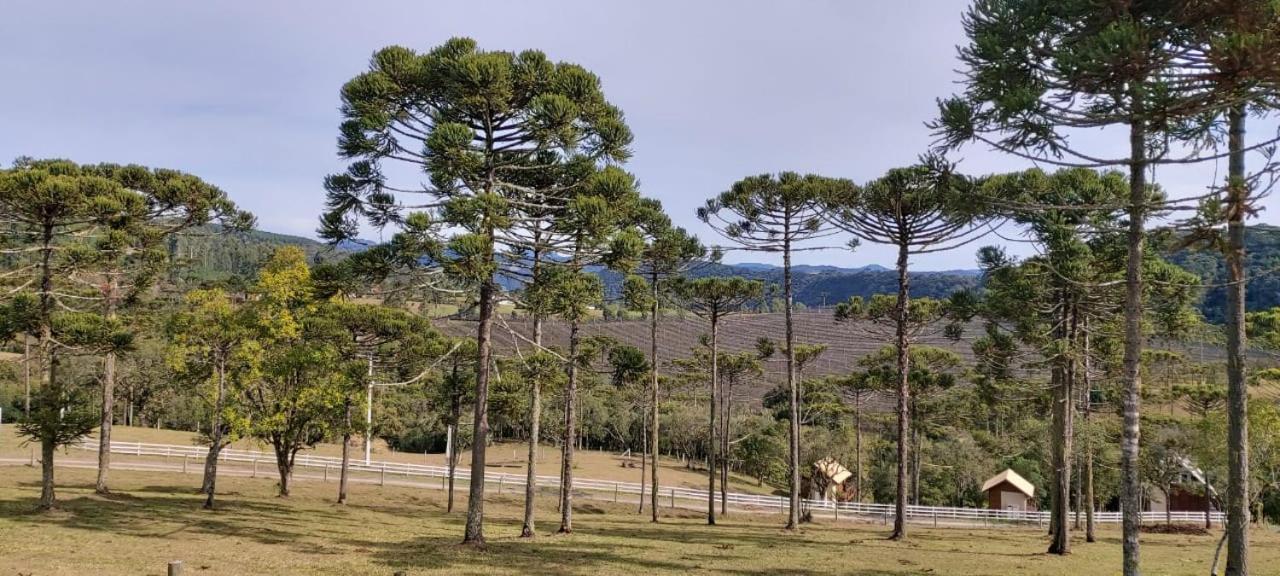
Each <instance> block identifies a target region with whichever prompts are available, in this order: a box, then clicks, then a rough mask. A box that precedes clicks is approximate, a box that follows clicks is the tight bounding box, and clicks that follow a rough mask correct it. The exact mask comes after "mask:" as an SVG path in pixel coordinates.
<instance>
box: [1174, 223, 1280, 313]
mask: <svg viewBox="0 0 1280 576" xmlns="http://www.w3.org/2000/svg"><path fill="white" fill-rule="evenodd" d="M1244 242H1245V251H1246V261H1245V274H1246V275H1247V276H1248V278H1249V284H1248V291H1247V292H1246V294H1245V308H1246V309H1248V310H1249V311H1250V312H1253V311H1257V310H1266V309H1268V308H1274V307H1276V306H1280V276H1277V272H1278V271H1280V227H1276V226H1272V225H1270V224H1256V225H1253V226H1250V227H1248V228H1247V229H1246V230H1245V236H1244ZM1167 258H1168V259H1169V261H1171V262H1173V263H1174V264H1177V265H1178V266H1181V267H1182V268H1185V269H1186V270H1188V271H1190V272H1191V273H1193V274H1195V275H1197V276H1199V277H1200V280H1201V281H1202V282H1203V283H1204V284H1205V285H1206V289H1205V292H1204V300H1203V301H1202V302H1201V304H1200V310H1201V312H1203V313H1204V316H1205V318H1206V319H1208V320H1209V321H1210V322H1213V323H1221V322H1222V321H1223V318H1224V317H1225V316H1226V307H1227V305H1226V288H1225V286H1224V285H1225V284H1226V282H1227V268H1226V262H1225V261H1224V259H1223V258H1222V254H1221V253H1218V252H1214V251H1206V250H1180V251H1178V252H1175V253H1173V254H1171V255H1169V256H1168V257H1167Z"/></svg>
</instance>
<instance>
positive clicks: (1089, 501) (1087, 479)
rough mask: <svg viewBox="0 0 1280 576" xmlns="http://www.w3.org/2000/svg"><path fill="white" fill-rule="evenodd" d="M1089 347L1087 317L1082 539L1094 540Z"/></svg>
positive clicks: (1091, 386) (1085, 322)
mask: <svg viewBox="0 0 1280 576" xmlns="http://www.w3.org/2000/svg"><path fill="white" fill-rule="evenodd" d="M1090 355H1091V352H1090V349H1089V317H1088V316H1085V318H1084V378H1083V380H1082V381H1083V382H1084V422H1085V424H1084V426H1085V436H1084V499H1085V503H1084V541H1085V542H1094V541H1096V539H1097V537H1096V536H1095V535H1094V521H1093V511H1094V509H1095V508H1096V502H1097V500H1096V497H1095V496H1094V494H1093V429H1092V428H1090V427H1089V416H1090V414H1092V413H1093V379H1092V376H1091V375H1090V373H1089V371H1090V369H1091V368H1092V364H1093V363H1092V360H1091V356H1090Z"/></svg>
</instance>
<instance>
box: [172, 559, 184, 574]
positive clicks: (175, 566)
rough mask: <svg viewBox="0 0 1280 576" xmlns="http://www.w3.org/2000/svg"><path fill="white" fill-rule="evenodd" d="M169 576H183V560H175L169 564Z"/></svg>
mask: <svg viewBox="0 0 1280 576" xmlns="http://www.w3.org/2000/svg"><path fill="white" fill-rule="evenodd" d="M169 576H182V561H181V560H174V561H173V562H170V563H169Z"/></svg>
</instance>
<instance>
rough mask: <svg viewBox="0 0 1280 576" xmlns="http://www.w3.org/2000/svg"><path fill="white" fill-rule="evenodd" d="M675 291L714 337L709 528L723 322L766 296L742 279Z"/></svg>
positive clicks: (684, 283) (680, 284)
mask: <svg viewBox="0 0 1280 576" xmlns="http://www.w3.org/2000/svg"><path fill="white" fill-rule="evenodd" d="M673 291H674V293H675V294H676V296H677V297H678V298H679V299H680V301H681V302H682V303H683V304H684V306H685V307H687V308H688V309H689V310H690V311H691V312H693V313H694V314H697V315H698V316H701V317H702V318H704V319H706V320H707V322H708V323H709V324H710V328H711V333H710V337H709V342H708V347H709V348H710V355H709V356H710V358H709V360H710V366H709V368H710V378H709V380H708V386H709V388H710V390H711V401H710V417H709V422H708V429H707V481H708V487H707V524H715V523H716V464H717V462H718V458H719V456H718V455H717V452H718V451H719V449H720V447H719V445H718V442H717V436H718V435H719V430H718V428H717V427H716V414H718V413H721V412H723V408H722V407H721V406H720V405H719V404H718V402H719V400H720V393H719V388H720V340H719V336H720V321H721V320H723V319H724V318H725V317H726V316H729V315H732V314H736V313H739V312H742V311H743V310H745V309H746V308H747V305H748V304H749V303H750V302H751V301H753V300H758V299H760V297H761V296H763V295H764V284H763V283H761V282H760V281H758V280H747V279H745V278H741V277H737V276H734V277H729V278H719V277H712V278H700V279H697V280H678V281H677V282H676V283H675V284H674V286H673Z"/></svg>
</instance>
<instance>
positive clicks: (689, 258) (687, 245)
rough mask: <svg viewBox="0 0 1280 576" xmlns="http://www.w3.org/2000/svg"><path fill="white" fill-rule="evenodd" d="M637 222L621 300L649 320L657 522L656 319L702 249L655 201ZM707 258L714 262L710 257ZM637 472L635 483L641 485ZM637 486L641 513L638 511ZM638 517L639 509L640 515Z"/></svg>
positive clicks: (652, 508) (645, 201) (652, 492)
mask: <svg viewBox="0 0 1280 576" xmlns="http://www.w3.org/2000/svg"><path fill="white" fill-rule="evenodd" d="M638 212H639V214H638V217H637V220H638V228H639V230H640V232H641V235H642V238H643V240H644V242H645V245H644V249H643V250H642V252H641V254H640V258H639V262H638V265H637V270H636V274H634V275H631V276H628V277H627V278H626V280H625V281H624V284H623V292H624V298H625V299H626V301H627V305H628V307H629V308H631V309H633V310H641V311H646V312H647V313H648V317H649V368H650V375H649V376H650V378H649V442H648V445H649V450H650V455H649V458H650V461H649V471H650V475H651V477H650V484H651V486H650V488H649V497H650V501H649V504H650V506H649V510H650V513H651V515H652V517H651V521H653V522H657V521H658V447H659V446H661V444H660V442H661V438H662V437H661V435H660V433H659V426H658V423H659V420H660V418H659V413H658V402H659V389H658V384H659V375H658V369H659V366H660V361H659V358H658V316H659V315H660V313H661V311H662V304H663V302H664V301H665V300H669V297H668V296H669V294H668V292H669V284H670V282H671V281H672V280H674V279H675V278H679V277H681V276H682V275H683V274H684V273H685V272H687V271H688V270H690V269H691V268H693V267H695V266H697V265H698V264H699V263H700V262H701V261H702V259H703V258H705V257H707V250H706V248H705V247H703V246H702V243H701V242H699V241H698V238H697V237H696V236H692V235H690V234H689V233H688V232H686V231H685V230H684V229H683V228H679V227H676V226H673V225H672V224H671V219H670V218H668V217H667V215H666V214H664V213H663V212H662V207H661V206H660V205H658V202H657V201H656V200H651V199H647V198H646V199H643V200H642V201H641V206H640V209H639V211H638ZM712 258H713V259H716V258H718V256H717V255H712ZM643 476H644V474H643V470H642V471H641V484H642V485H643V483H644V479H643ZM643 491H644V490H643V486H642V490H641V492H642V494H641V501H642V502H641V508H643V499H644V495H643ZM642 512H643V510H642Z"/></svg>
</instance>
